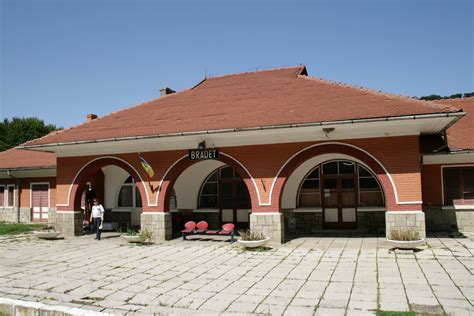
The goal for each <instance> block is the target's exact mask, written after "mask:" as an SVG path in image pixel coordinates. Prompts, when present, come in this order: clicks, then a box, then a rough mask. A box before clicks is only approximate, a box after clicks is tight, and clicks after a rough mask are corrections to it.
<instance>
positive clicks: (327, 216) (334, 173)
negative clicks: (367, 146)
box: [321, 161, 358, 229]
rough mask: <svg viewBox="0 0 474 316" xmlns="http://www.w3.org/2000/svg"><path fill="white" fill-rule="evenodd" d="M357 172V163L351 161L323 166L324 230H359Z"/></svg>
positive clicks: (334, 162)
mask: <svg viewBox="0 0 474 316" xmlns="http://www.w3.org/2000/svg"><path fill="white" fill-rule="evenodd" d="M356 170H357V169H356V166H355V163H353V162H350V161H332V162H328V163H325V164H323V166H322V174H321V180H322V181H321V182H322V183H321V184H322V185H321V193H322V197H323V198H322V209H323V227H324V228H329V229H341V228H343V229H355V228H357V204H358V193H357V172H356Z"/></svg>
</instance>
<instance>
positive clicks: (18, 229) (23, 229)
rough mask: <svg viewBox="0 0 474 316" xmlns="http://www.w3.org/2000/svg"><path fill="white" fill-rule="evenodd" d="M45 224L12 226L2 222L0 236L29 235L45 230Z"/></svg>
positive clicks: (0, 223)
mask: <svg viewBox="0 0 474 316" xmlns="http://www.w3.org/2000/svg"><path fill="white" fill-rule="evenodd" d="M46 226H47V225H45V224H11V223H4V222H0V235H14V234H21V233H28V232H31V231H33V230H39V229H43V228H45V227H46Z"/></svg>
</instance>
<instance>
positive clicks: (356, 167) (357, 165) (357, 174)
mask: <svg viewBox="0 0 474 316" xmlns="http://www.w3.org/2000/svg"><path fill="white" fill-rule="evenodd" d="M341 161H342V162H344V161H347V162H350V163H353V164H354V173H350V174H348V173H340V170H339V162H341ZM332 162H337V173H336V174H324V173H323V166H324V165H325V164H328V163H332ZM360 167H362V168H364V169H365V170H366V171H367V172H368V173H369V174H370V175H371V178H373V179H375V181H376V182H377V184H378V187H379V190H362V191H363V192H380V193H381V194H382V204H383V205H378V206H361V205H360V193H361V189H360V178H361V177H360V170H359V168H360ZM318 168H319V178H318V180H319V199H320V203H319V204H320V205H319V206H300V195H301V189H302V187H303V183H304V182H305V181H306V180H307V179H308V176H309V175H310V174H311V173H313V172H314V171H315V170H316V169H318ZM345 175H354V177H355V178H356V179H355V180H356V182H357V186H356V188H355V189H356V191H357V206H356V208H357V209H359V208H361V209H364V208H372V207H377V208H379V207H380V208H382V207H383V208H385V207H386V201H385V191H384V188H383V186H382V184H381V183H380V181H379V179H378V177H377V176H376V175H375V174H374V173H373V172H372V170H371V169H370V168H369V167H368V166H366V165H365V164H363V163H360V162H358V161H353V160H348V159H331V160H326V161H323V162H321V163H320V164H318V165H317V166H315V167H314V168H312V169H311V170H310V171H309V172H307V173H306V175H305V176H304V177H303V180H302V181H300V184H299V187H298V191H297V194H296V209H311V208H315V209H322V208H323V203H322V198H323V193H324V192H321V189H322V187H321V184H322V179H323V178H331V177H334V178H336V177H341V176H342V177H343V176H345ZM362 178H369V176H362ZM311 179H316V178H311ZM303 194H310V193H303Z"/></svg>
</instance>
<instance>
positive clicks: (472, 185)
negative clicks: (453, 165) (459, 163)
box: [462, 168, 474, 192]
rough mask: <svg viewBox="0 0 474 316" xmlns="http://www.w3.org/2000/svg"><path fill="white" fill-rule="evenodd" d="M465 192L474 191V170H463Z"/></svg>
mask: <svg viewBox="0 0 474 316" xmlns="http://www.w3.org/2000/svg"><path fill="white" fill-rule="evenodd" d="M462 177H463V184H464V192H466V191H468V192H470V191H474V168H463V172H462Z"/></svg>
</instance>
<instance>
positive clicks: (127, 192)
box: [117, 176, 142, 208]
mask: <svg viewBox="0 0 474 316" xmlns="http://www.w3.org/2000/svg"><path fill="white" fill-rule="evenodd" d="M117 206H118V207H137V208H140V207H142V197H141V195H140V190H138V187H137V185H136V183H135V180H134V179H133V177H132V176H130V177H128V178H127V180H125V182H124V183H123V184H122V187H121V188H120V192H119V196H118V202H117Z"/></svg>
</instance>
